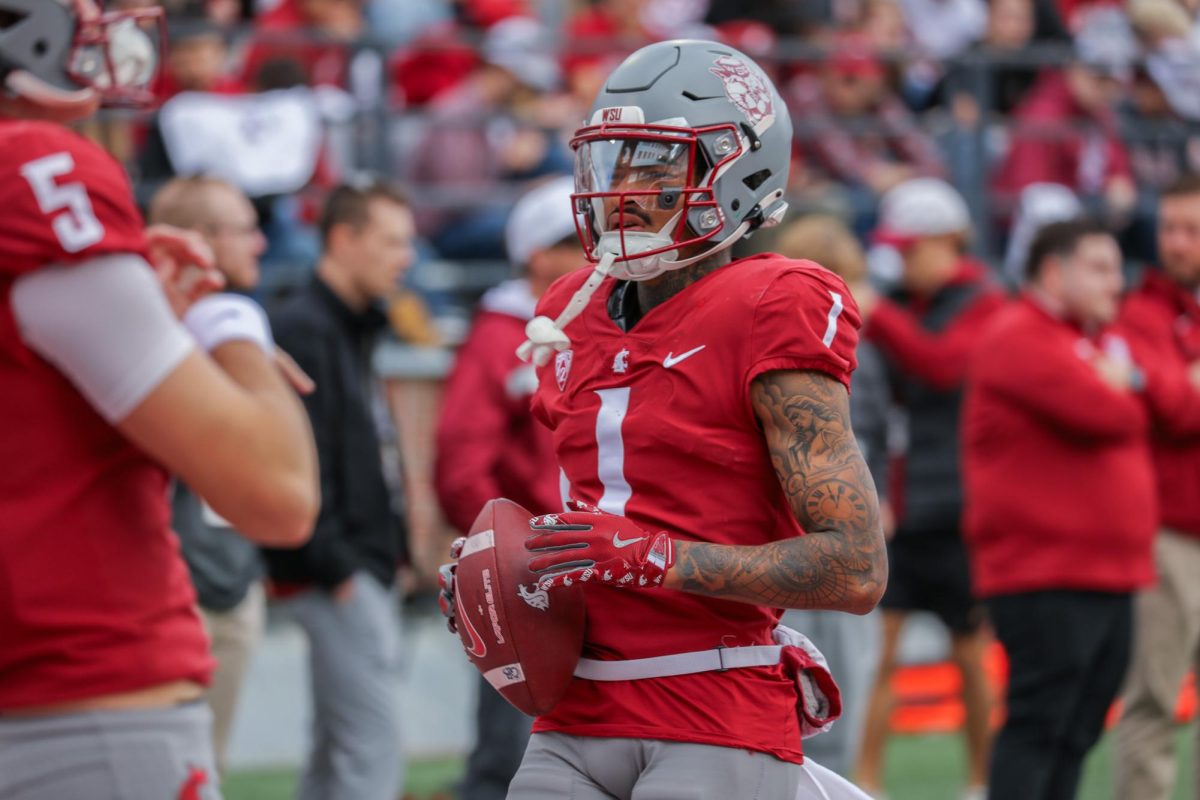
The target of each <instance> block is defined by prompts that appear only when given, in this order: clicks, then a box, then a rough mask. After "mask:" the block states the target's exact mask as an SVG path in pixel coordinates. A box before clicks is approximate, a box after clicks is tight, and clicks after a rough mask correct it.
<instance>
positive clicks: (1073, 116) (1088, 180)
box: [992, 9, 1137, 224]
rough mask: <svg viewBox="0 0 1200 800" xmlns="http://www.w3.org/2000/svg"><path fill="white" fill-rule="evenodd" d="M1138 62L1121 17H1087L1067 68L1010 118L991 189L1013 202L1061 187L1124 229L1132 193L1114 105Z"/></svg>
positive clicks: (1046, 77) (1048, 74)
mask: <svg viewBox="0 0 1200 800" xmlns="http://www.w3.org/2000/svg"><path fill="white" fill-rule="evenodd" d="M1135 58H1136V45H1135V44H1134V42H1133V34H1132V32H1131V31H1130V29H1129V27H1128V22H1127V21H1126V20H1124V18H1123V16H1122V15H1121V13H1120V12H1119V11H1117V10H1115V9H1113V14H1111V15H1110V14H1105V15H1103V16H1094V17H1089V21H1088V23H1087V25H1086V27H1085V28H1084V29H1083V30H1081V31H1080V35H1079V38H1078V39H1076V41H1075V57H1074V60H1073V61H1072V63H1071V64H1069V65H1068V66H1067V67H1066V68H1065V69H1064V70H1062V71H1058V70H1047V71H1045V72H1043V73H1042V75H1041V76H1040V77H1039V79H1038V82H1037V83H1036V84H1035V85H1034V86H1033V87H1032V88H1031V89H1030V90H1029V92H1028V94H1026V95H1025V97H1024V100H1023V101H1022V103H1021V104H1020V105H1019V106H1018V107H1017V108H1016V109H1015V110H1014V111H1013V127H1014V131H1013V136H1012V141H1011V143H1010V145H1009V148H1008V152H1007V154H1006V156H1005V157H1004V159H1003V160H1002V161H1001V162H1000V163H999V164H998V165H997V167H996V171H995V173H994V175H993V180H992V189H993V190H994V191H995V192H997V193H998V194H999V195H1000V197H1001V198H1005V197H1007V198H1012V199H1015V197H1016V195H1017V194H1018V193H1019V192H1020V191H1021V190H1022V189H1024V188H1025V187H1026V186H1028V185H1029V184H1031V183H1059V184H1062V185H1063V186H1068V187H1070V188H1071V189H1072V190H1074V191H1075V192H1076V194H1078V195H1079V196H1080V197H1082V198H1085V199H1088V200H1092V201H1094V202H1096V203H1098V204H1100V205H1101V208H1102V209H1103V211H1104V213H1105V214H1106V216H1107V218H1108V219H1110V220H1113V221H1115V222H1118V223H1121V224H1124V223H1126V222H1127V221H1128V215H1129V213H1130V212H1131V211H1132V210H1133V206H1134V203H1135V201H1136V199H1137V192H1136V189H1135V187H1134V183H1133V176H1132V173H1131V172H1130V166H1129V152H1128V150H1127V149H1126V148H1125V145H1124V144H1123V143H1122V141H1121V136H1120V132H1119V131H1118V128H1117V118H1116V105H1117V101H1118V100H1119V98H1120V97H1121V96H1122V93H1123V92H1124V91H1125V89H1126V87H1127V86H1128V84H1129V81H1130V78H1131V77H1132V68H1133V61H1134V60H1135ZM1068 130H1069V131H1070V133H1069V134H1068V133H1067V131H1068ZM1010 202H1011V200H1010Z"/></svg>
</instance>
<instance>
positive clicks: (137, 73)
mask: <svg viewBox="0 0 1200 800" xmlns="http://www.w3.org/2000/svg"><path fill="white" fill-rule="evenodd" d="M164 31H165V22H164V17H163V12H162V9H161V8H145V9H135V10H130V11H114V12H109V13H102V12H101V10H100V8H99V7H98V6H97V4H96V2H95V0H0V78H2V79H3V82H4V86H5V88H6V89H8V91H9V92H11V93H13V94H16V95H17V96H18V97H21V98H23V99H24V100H27V101H29V102H31V103H33V104H35V105H37V106H43V107H48V108H52V109H59V110H64V111H69V110H71V109H72V108H80V109H84V108H91V107H93V106H94V105H95V104H96V102H97V101H99V102H102V103H105V104H108V105H141V104H144V103H147V102H149V101H150V100H151V99H152V95H151V93H150V88H149V87H150V85H151V82H152V81H153V79H154V76H155V73H156V72H157V69H158V64H159V62H160V60H161V58H160V55H161V46H162V44H163V43H164V42H165V41H166V37H165V35H164Z"/></svg>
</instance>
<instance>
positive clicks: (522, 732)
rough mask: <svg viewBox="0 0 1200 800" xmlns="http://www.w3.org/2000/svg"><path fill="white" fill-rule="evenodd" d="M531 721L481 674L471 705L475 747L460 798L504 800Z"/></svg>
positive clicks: (470, 757)
mask: <svg viewBox="0 0 1200 800" xmlns="http://www.w3.org/2000/svg"><path fill="white" fill-rule="evenodd" d="M531 725H533V720H532V719H531V718H529V717H527V716H525V715H524V714H522V713H521V712H520V711H518V710H517V709H516V708H515V707H513V706H512V705H511V704H510V703H509V702H508V701H507V700H505V699H504V698H503V697H502V696H501V695H500V693H499V692H498V691H496V690H495V689H493V688H492V687H491V685H490V684H488V682H487V681H485V680H484V679H483V676H480V678H479V702H478V705H476V706H475V747H474V748H473V749H472V750H471V755H470V756H469V757H468V758H467V774H466V777H464V778H463V785H462V789H461V791H460V795H459V796H460V797H461V798H462V800H504V798H505V797H506V796H508V784H509V783H510V782H511V781H512V779H513V775H516V774H517V767H519V766H521V758H522V757H523V756H524V755H525V746H526V745H528V744H529V728H530V726H531Z"/></svg>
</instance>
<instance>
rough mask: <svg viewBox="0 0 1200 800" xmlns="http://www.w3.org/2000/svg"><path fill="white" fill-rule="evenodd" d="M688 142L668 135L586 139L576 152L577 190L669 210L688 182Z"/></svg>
mask: <svg viewBox="0 0 1200 800" xmlns="http://www.w3.org/2000/svg"><path fill="white" fill-rule="evenodd" d="M692 142H693V140H692V139H691V138H690V137H689V138H681V137H673V136H670V135H655V136H653V137H651V138H641V137H637V138H633V137H631V138H620V139H590V140H584V141H582V142H580V143H579V144H578V146H577V149H576V152H575V191H576V192H577V193H579V194H581V195H622V202H624V201H625V200H626V199H628V200H632V201H633V202H635V203H637V204H638V205H640V206H642V207H643V208H647V209H650V208H670V207H671V206H672V205H674V203H675V202H676V201H677V200H678V198H679V195H680V194H681V193H682V192H683V191H684V189H686V188H687V187H688V186H689V185H691V177H692V161H693V159H692V153H693V149H692ZM664 193H665V194H666V195H668V197H667V198H666V203H665V204H664V203H663V202H662V200H663V197H662V196H663V195H664ZM672 195H673V197H671V196H672Z"/></svg>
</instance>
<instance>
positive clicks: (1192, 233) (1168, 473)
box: [1116, 175, 1200, 800]
mask: <svg viewBox="0 0 1200 800" xmlns="http://www.w3.org/2000/svg"><path fill="white" fill-rule="evenodd" d="M1158 250H1159V257H1160V259H1161V260H1162V272H1157V271H1155V272H1151V273H1149V274H1148V275H1147V276H1146V279H1145V281H1144V282H1143V284H1142V286H1141V288H1139V289H1138V290H1137V291H1136V292H1134V293H1133V294H1131V295H1130V296H1129V298H1128V299H1127V300H1126V301H1125V305H1124V306H1123V307H1122V309H1121V325H1122V327H1123V329H1124V330H1125V331H1126V332H1127V333H1128V335H1129V338H1130V342H1131V344H1132V346H1133V349H1134V352H1135V353H1136V354H1137V356H1138V358H1139V359H1140V360H1142V361H1143V362H1144V363H1145V364H1146V371H1147V383H1146V397H1147V399H1148V400H1149V402H1150V407H1151V410H1152V412H1153V415H1154V424H1153V427H1152V438H1151V444H1152V447H1153V452H1154V462H1155V467H1156V471H1157V477H1158V502H1159V505H1160V508H1159V512H1160V518H1159V522H1160V524H1159V531H1158V537H1157V539H1156V541H1155V556H1156V561H1157V565H1158V585H1157V586H1156V587H1154V588H1153V589H1149V590H1147V591H1146V592H1144V593H1142V594H1141V595H1140V596H1139V597H1138V599H1137V601H1136V603H1135V617H1136V621H1137V625H1136V628H1135V630H1136V637H1135V640H1134V641H1135V646H1134V657H1133V662H1132V664H1131V665H1130V670H1129V677H1128V679H1127V683H1126V685H1125V695H1124V699H1125V711H1124V714H1123V716H1122V717H1121V722H1120V724H1119V725H1118V726H1117V757H1116V765H1117V796H1118V797H1136V798H1138V800H1165V798H1167V797H1170V796H1171V790H1172V787H1173V786H1174V784H1175V735H1174V733H1175V730H1174V720H1175V704H1176V701H1177V699H1178V697H1179V686H1180V683H1181V682H1182V681H1183V678H1184V675H1186V674H1187V671H1188V669H1189V668H1195V667H1196V665H1197V663H1198V659H1200V582H1197V580H1196V576H1197V575H1200V295H1198V294H1197V292H1198V290H1200V176H1196V175H1192V176H1189V177H1186V178H1183V179H1181V180H1180V181H1179V182H1178V183H1176V184H1174V185H1173V186H1172V187H1171V188H1169V189H1168V190H1167V191H1166V192H1164V193H1163V196H1162V199H1161V201H1160V203H1159V217H1158ZM1194 791H1195V794H1194V795H1193V796H1194V797H1200V784H1198V785H1197V787H1196V789H1195V790H1194Z"/></svg>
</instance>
